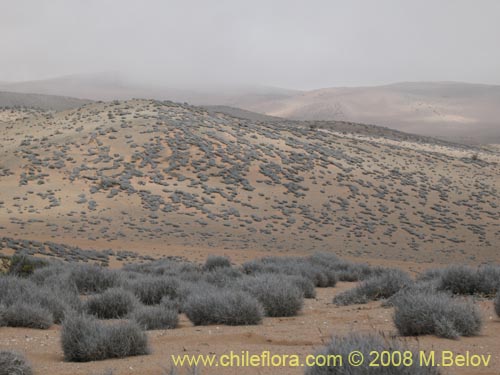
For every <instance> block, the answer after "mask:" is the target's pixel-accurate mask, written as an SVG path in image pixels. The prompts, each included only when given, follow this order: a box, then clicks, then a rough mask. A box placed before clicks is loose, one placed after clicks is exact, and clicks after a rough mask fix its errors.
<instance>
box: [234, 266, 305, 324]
mask: <svg viewBox="0 0 500 375" xmlns="http://www.w3.org/2000/svg"><path fill="white" fill-rule="evenodd" d="M239 286H240V287H241V288H243V290H247V291H248V292H250V294H252V295H253V296H254V297H255V298H257V299H258V300H259V301H260V303H262V306H264V311H265V313H266V315H267V316H271V317H281V316H294V315H297V314H298V313H299V311H300V310H301V309H302V306H303V304H304V294H303V292H302V290H301V289H300V288H299V287H298V286H297V285H296V284H294V282H293V281H292V280H291V279H290V277H288V276H286V275H280V274H265V273H264V274H257V275H256V276H251V277H246V278H244V279H242V280H241V281H240V283H239Z"/></svg>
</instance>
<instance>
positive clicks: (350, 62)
mask: <svg viewBox="0 0 500 375" xmlns="http://www.w3.org/2000/svg"><path fill="white" fill-rule="evenodd" d="M0 35H1V37H0V81H16V80H33V79H44V78H48V77H54V76H60V75H68V74H82V73H96V72H118V73H122V74H124V75H126V76H127V77H130V78H133V79H135V80H143V81H152V80H154V81H157V82H165V83H171V84H175V85H178V86H179V85H182V84H190V85H196V84H214V83H234V84H241V83H245V84H252V85H270V86H279V87H288V88H299V89H309V88H320V87H332V86H363V85H376V84H383V83H391V82H397V81H422V80H426V81H431V80H454V81H466V82H481V83H490V84H500V48H499V43H500V1H498V0H364V1H361V0H343V1H340V0H302V1H293V0H246V1H243V0H134V1H132V0H0Z"/></svg>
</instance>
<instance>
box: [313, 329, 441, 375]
mask: <svg viewBox="0 0 500 375" xmlns="http://www.w3.org/2000/svg"><path fill="white" fill-rule="evenodd" d="M355 351H356V352H361V353H362V355H363V357H364V358H365V360H364V361H363V362H362V363H361V365H359V366H354V365H351V364H350V363H349V362H348V361H347V360H346V359H347V358H348V357H349V355H350V354H351V353H353V352H355ZM373 351H376V352H377V353H382V352H389V353H394V352H399V353H401V354H402V360H403V353H405V352H408V351H409V349H408V348H405V347H404V346H403V345H402V344H401V343H399V342H397V341H395V340H391V339H388V338H386V337H383V336H380V335H377V336H375V335H358V334H351V335H349V336H346V337H340V336H335V337H333V338H332V340H331V341H330V342H329V343H328V344H327V345H326V346H325V347H324V348H323V349H320V350H319V351H318V352H317V353H316V357H317V358H318V359H321V358H334V357H332V356H339V357H341V358H342V363H340V362H339V361H338V360H337V362H336V363H335V362H331V363H329V364H328V363H325V365H324V366H320V364H321V363H319V364H317V365H315V366H313V367H308V368H307V369H306V371H305V373H306V375H353V374H377V375H400V374H405V375H439V374H440V371H439V369H438V368H437V367H426V366H422V365H421V364H420V363H419V361H418V354H417V353H412V355H411V356H412V362H411V363H403V361H402V364H401V365H399V366H392V365H389V366H378V367H372V366H370V363H371V362H372V361H369V360H366V359H368V358H373V356H372V355H371V353H372V352H373ZM320 356H321V357H320ZM328 356H330V357H328Z"/></svg>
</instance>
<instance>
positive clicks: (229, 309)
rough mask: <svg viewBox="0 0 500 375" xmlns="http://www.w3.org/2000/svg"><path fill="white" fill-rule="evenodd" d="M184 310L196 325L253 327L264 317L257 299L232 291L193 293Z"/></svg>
mask: <svg viewBox="0 0 500 375" xmlns="http://www.w3.org/2000/svg"><path fill="white" fill-rule="evenodd" d="M183 310H184V312H185V313H186V315H187V317H188V318H189V320H190V321H191V322H192V323H193V324H194V325H208V324H226V325H253V324H259V323H260V322H261V320H262V315H263V309H262V305H261V304H260V303H259V301H258V300H257V299H256V298H254V297H252V296H251V295H250V294H248V293H245V292H242V291H236V290H231V289H217V290H210V291H199V292H194V293H191V294H190V295H189V296H188V297H187V300H186V302H185V303H184V306H183Z"/></svg>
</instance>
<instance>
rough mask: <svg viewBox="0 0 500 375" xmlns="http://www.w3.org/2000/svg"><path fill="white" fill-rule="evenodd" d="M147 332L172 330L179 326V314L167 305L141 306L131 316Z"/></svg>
mask: <svg viewBox="0 0 500 375" xmlns="http://www.w3.org/2000/svg"><path fill="white" fill-rule="evenodd" d="M130 318H131V319H133V320H134V321H135V322H136V323H137V324H138V325H139V326H141V327H142V328H143V329H145V330H152V329H171V328H176V327H177V325H178V324H179V312H178V310H177V309H174V308H171V307H170V306H168V305H167V304H163V303H162V304H160V305H155V306H141V307H138V308H137V309H135V310H134V312H133V313H132V314H131V315H130Z"/></svg>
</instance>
